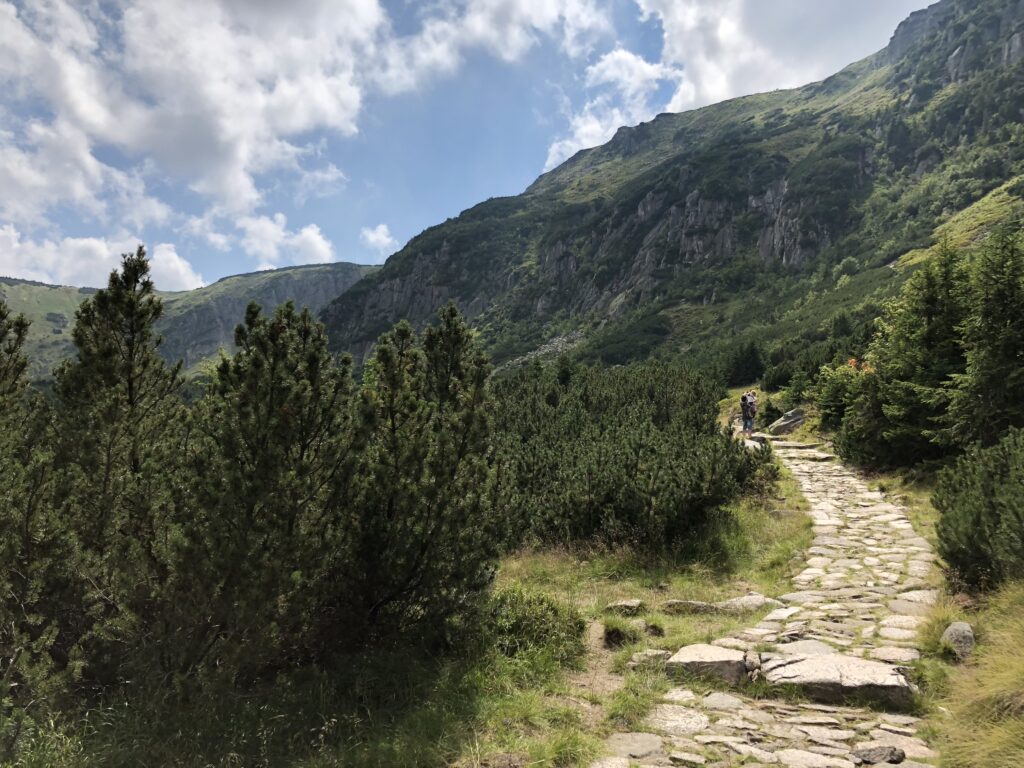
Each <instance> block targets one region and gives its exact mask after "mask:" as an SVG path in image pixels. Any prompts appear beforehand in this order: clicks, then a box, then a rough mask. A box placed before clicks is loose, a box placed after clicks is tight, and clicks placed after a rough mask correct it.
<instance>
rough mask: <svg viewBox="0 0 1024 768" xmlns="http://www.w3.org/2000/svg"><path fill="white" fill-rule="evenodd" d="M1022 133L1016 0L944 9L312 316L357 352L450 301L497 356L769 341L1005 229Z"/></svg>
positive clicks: (562, 177) (507, 204) (691, 126)
mask: <svg viewBox="0 0 1024 768" xmlns="http://www.w3.org/2000/svg"><path fill="white" fill-rule="evenodd" d="M1022 120H1024V0H982V2H977V1H976V0H971V1H969V0H942V2H939V3H937V4H935V5H934V6H932V7H930V8H928V9H926V10H924V11H920V12H917V13H915V14H913V15H912V16H911V17H910V18H908V19H907V20H906V21H905V22H903V24H901V25H900V27H899V28H898V29H897V31H896V33H895V35H894V36H893V38H892V40H891V42H890V44H889V45H888V47H887V48H886V49H884V50H882V51H880V52H879V53H877V54H875V55H873V56H870V57H868V58H866V59H864V60H863V61H860V62H858V63H856V64H853V65H851V66H850V67H847V68H846V69H844V70H843V71H842V72H840V73H838V74H836V75H834V76H832V77H830V78H828V79H826V80H824V81H823V82H820V83H814V84H811V85H808V86H805V87H803V88H798V89H794V90H789V91H776V92H772V93H767V94H759V95H755V96H749V97H744V98H739V99H734V100H731V101H727V102H723V103H721V104H716V105H714V106H710V107H706V108H704V109H700V110H694V111H692V112H686V113H682V114H671V115H669V114H664V115H659V116H658V117H657V118H655V119H654V120H652V121H651V122H649V123H644V124H641V125H639V126H636V127H634V128H622V129H620V130H619V131H618V132H617V133H616V135H615V136H614V138H613V139H612V140H611V141H609V142H608V143H607V144H605V145H604V146H601V147H597V148H594V149H591V150H585V151H583V152H580V153H578V154H577V155H576V156H574V157H573V158H571V159H570V160H569V161H567V162H566V163H564V164H563V165H561V166H559V167H558V168H556V169H554V170H553V171H551V172H549V173H547V174H545V175H543V176H541V177H540V178H539V179H538V180H537V181H536V182H535V183H534V184H533V185H531V186H530V187H529V188H528V189H527V190H526V191H525V192H524V193H523V194H521V195H518V196H515V197H508V198H498V199H491V200H488V201H486V202H484V203H481V204H479V205H477V206H475V207H474V208H471V209H470V210H468V211H465V212H464V213H462V214H461V215H460V216H459V217H457V218H455V219H449V220H448V221H446V222H445V223H443V224H440V225H438V226H436V227H432V228H430V229H427V230H426V231H424V232H423V233H422V234H420V235H419V236H417V237H416V238H414V239H413V240H411V241H410V242H409V244H408V245H407V246H406V247H405V248H403V249H402V250H401V251H400V252H398V253H397V254H395V255H394V256H392V257H391V258H390V259H389V260H388V262H387V263H386V264H385V266H384V268H383V269H381V270H380V272H378V273H377V274H375V275H373V276H372V277H370V278H368V279H367V280H364V281H362V282H361V283H360V284H359V285H357V286H356V287H355V288H354V289H353V290H351V291H349V292H347V293H346V294H345V295H343V296H341V297H339V298H338V299H337V300H335V301H334V302H332V303H331V304H330V305H328V306H327V307H326V308H325V310H324V312H323V318H324V320H325V322H326V323H327V325H328V329H329V331H330V334H331V339H332V343H333V344H334V345H335V347H336V348H337V349H348V350H351V351H353V352H354V353H355V354H356V356H357V357H364V356H365V355H366V354H367V352H368V350H369V349H370V347H371V346H372V343H373V341H374V339H375V338H376V336H377V335H378V334H379V333H380V332H381V331H382V330H384V329H386V328H387V327H388V326H389V325H391V324H392V323H393V322H394V321H396V320H398V319H400V318H402V317H406V318H408V319H410V320H411V321H412V322H413V323H414V324H417V325H420V324H423V323H425V322H426V321H427V320H428V319H429V318H430V317H431V315H432V314H433V313H434V312H435V310H436V308H437V307H438V306H439V305H441V304H443V303H445V302H446V301H448V300H449V299H451V300H454V301H456V303H457V304H458V305H459V306H460V307H461V308H462V310H463V311H464V312H466V313H467V314H468V315H469V316H470V317H471V318H472V319H473V321H474V323H475V324H476V326H477V327H478V328H479V329H480V331H481V332H482V334H483V337H484V339H485V340H486V341H487V343H488V345H489V346H490V348H491V351H492V353H494V355H495V356H496V357H497V358H498V359H499V360H501V359H507V358H509V357H512V356H514V355H517V354H521V353H523V352H525V351H528V350H530V349H534V348H536V347H538V346H540V345H542V344H543V343H544V342H546V341H549V340H550V339H552V338H554V337H558V336H562V335H564V334H567V333H569V332H571V331H576V330H583V331H584V332H585V333H586V334H587V338H588V342H587V344H588V345H589V346H590V348H591V353H592V354H593V355H595V356H597V357H603V358H604V359H606V360H607V361H608V362H619V361H621V360H622V359H627V358H628V357H630V356H642V355H644V354H648V353H650V352H651V351H652V350H654V349H656V348H657V347H659V346H664V345H666V344H670V345H672V347H673V348H675V347H678V346H691V347H692V346H694V345H699V346H701V347H707V346H708V345H709V344H710V345H711V346H714V345H715V344H716V343H719V342H722V341H723V340H730V341H734V340H735V338H736V337H737V336H751V335H752V336H755V337H760V338H771V337H775V336H777V335H778V334H779V333H781V332H782V329H783V328H784V327H786V324H785V323H781V322H780V320H781V319H782V318H783V317H785V316H786V315H787V313H794V312H795V313H797V315H799V314H800V312H801V311H804V310H806V307H807V306H808V305H809V306H810V307H811V309H812V310H814V311H812V312H811V315H810V316H809V317H810V320H813V321H814V322H817V321H819V320H823V319H825V318H827V315H828V313H829V312H835V311H836V309H838V308H842V307H845V306H855V305H856V304H858V303H860V302H863V301H864V300H865V299H867V298H870V297H873V298H875V299H878V298H884V297H885V296H887V295H890V294H891V293H892V292H893V291H894V290H895V288H896V287H898V284H899V282H900V279H901V273H900V272H898V271H894V270H893V269H892V268H890V266H889V265H893V264H895V262H896V261H897V259H899V257H900V256H902V255H903V254H905V253H907V252H908V251H911V250H913V249H921V248H928V247H929V246H930V245H932V244H933V243H934V239H935V234H934V233H935V230H936V227H938V226H939V225H940V224H942V223H943V222H944V221H946V220H947V219H948V218H949V217H950V216H952V215H953V214H957V213H963V212H966V211H968V210H969V209H970V208H971V206H973V205H975V204H978V203H979V201H981V200H982V199H983V198H985V196H986V195H989V194H990V193H991V192H992V191H993V190H995V189H997V188H1000V187H1003V188H1004V195H1003V197H1002V198H1001V201H1002V202H1001V206H1002V207H1001V209H1000V211H998V215H997V216H996V217H995V218H996V220H999V219H1003V218H1006V217H1007V216H1012V215H1014V211H1016V210H1017V208H1018V206H1019V204H1020V201H1021V197H1022V194H1024V184H1021V183H1020V181H1019V177H1020V175H1021V174H1022V173H1024V128H1022ZM966 218H970V216H969V215H968V216H966ZM836 270H838V272H839V273H836ZM833 274H835V275H836V277H837V278H841V277H846V278H847V280H846V281H845V283H844V285H843V286H838V280H831V281H830V278H831V276H832V275H833ZM833 291H836V292H835V293H832V292H833ZM825 293H832V295H830V296H827V297H826V296H825V295H824V294H825ZM815 306H817V309H814V308H815ZM808 311H809V310H808ZM804 314H806V311H804ZM790 325H792V326H793V327H799V323H796V322H794V323H791V324H790ZM609 350H615V351H614V352H609Z"/></svg>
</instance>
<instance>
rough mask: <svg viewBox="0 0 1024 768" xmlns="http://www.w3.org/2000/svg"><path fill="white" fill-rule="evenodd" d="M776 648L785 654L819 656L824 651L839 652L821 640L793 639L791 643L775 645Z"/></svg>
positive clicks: (824, 652)
mask: <svg viewBox="0 0 1024 768" xmlns="http://www.w3.org/2000/svg"><path fill="white" fill-rule="evenodd" d="M776 650H777V652H778V653H781V654H785V655H786V656H821V655H823V654H826V653H839V651H837V650H836V649H835V648H834V647H832V646H831V645H829V644H828V643H823V642H822V641H821V640H795V641H794V642H792V643H785V644H784V645H778V646H776Z"/></svg>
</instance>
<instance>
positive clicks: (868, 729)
mask: <svg viewBox="0 0 1024 768" xmlns="http://www.w3.org/2000/svg"><path fill="white" fill-rule="evenodd" d="M774 443H775V450H776V453H777V455H778V456H779V458H780V459H781V460H782V462H783V463H784V464H785V465H786V466H787V467H788V468H789V470H790V471H791V472H792V473H793V474H794V476H795V477H796V479H797V480H798V482H799V484H800V487H801V490H802V491H803V494H804V496H805V497H806V498H807V500H808V501H809V502H810V505H811V508H810V511H809V514H810V515H811V517H812V518H813V522H814V534H815V538H814V543H813V546H812V547H811V548H810V549H809V550H808V552H807V556H808V557H807V561H806V567H805V568H804V569H803V570H802V571H801V572H800V573H799V574H798V575H797V576H796V577H795V578H794V591H792V592H790V593H789V594H785V595H780V596H779V597H778V600H779V601H780V604H779V606H778V607H776V608H775V609H774V610H772V611H771V612H770V613H769V614H768V615H767V616H765V617H764V619H762V620H761V621H760V622H758V623H757V624H756V625H755V626H752V627H749V628H748V629H745V630H742V631H739V632H737V633H735V634H734V635H732V636H729V637H724V638H720V639H718V640H715V641H714V642H713V643H712V644H711V645H698V646H687V647H686V648H682V649H680V650H679V652H678V653H677V654H675V655H674V656H672V658H671V659H669V660H668V662H667V663H666V669H667V671H668V672H669V674H673V673H684V674H695V673H696V674H702V675H705V676H712V677H717V678H720V679H721V680H723V681H725V682H727V683H729V684H730V685H732V686H736V684H737V683H738V682H745V680H747V679H750V680H761V681H763V682H762V685H764V684H767V685H769V686H785V688H786V690H789V691H796V692H797V693H798V694H799V696H798V697H797V698H798V699H800V700H801V703H787V701H786V700H783V698H782V697H781V696H780V698H779V699H777V700H774V699H760V700H755V699H752V698H749V697H745V696H743V695H742V688H741V687H737V688H738V689H737V690H735V691H734V692H733V693H729V694H727V693H721V692H716V693H712V694H709V695H707V696H703V697H701V696H699V695H696V694H694V693H693V692H692V691H690V690H689V689H687V688H685V687H680V688H674V689H672V690H671V691H670V692H669V693H668V694H667V696H666V697H665V700H664V701H662V702H661V703H660V704H658V705H657V706H656V707H655V709H654V711H653V712H652V714H651V715H650V716H649V718H648V720H647V721H646V724H645V727H646V728H647V729H648V731H649V732H646V733H637V734H615V735H613V736H612V737H611V738H610V739H609V741H608V749H609V752H611V754H612V755H613V756H612V757H609V758H605V759H603V760H601V761H598V762H597V763H595V764H594V765H593V766H592V768H628V766H633V765H639V766H665V765H708V766H731V765H744V766H758V765H783V766H793V768H805V767H806V768H816V767H819V766H820V768H849V767H851V766H857V765H863V764H892V763H897V762H898V763H901V764H902V765H904V766H908V768H912V767H913V766H918V765H922V764H921V763H920V762H918V761H919V760H928V759H931V758H935V757H936V755H935V754H934V752H932V750H931V749H930V748H929V747H928V746H927V745H926V744H925V742H924V741H923V740H922V739H921V738H920V737H919V735H918V734H917V727H918V720H917V718H915V717H912V716H910V715H907V714H904V713H903V712H905V710H906V709H907V708H908V707H909V706H910V705H911V703H912V700H913V694H914V693H915V691H914V688H913V686H912V685H911V683H910V681H909V680H908V679H907V677H906V676H905V674H904V672H905V669H904V668H903V666H902V665H905V664H907V663H909V662H911V661H913V660H914V659H916V658H917V657H918V651H917V649H916V648H915V647H914V642H915V637H916V630H917V627H918V625H919V623H920V622H921V621H923V617H924V615H925V614H926V613H927V612H928V609H929V606H930V604H931V603H932V602H934V600H935V598H936V594H937V593H936V591H935V590H934V589H932V588H931V587H930V585H929V583H928V581H927V578H928V576H929V575H930V573H931V570H932V568H933V562H934V556H933V554H932V551H931V547H930V546H929V544H928V542H927V541H926V540H925V539H923V538H921V537H920V536H918V535H917V534H916V533H915V531H914V530H913V527H912V526H911V524H910V521H909V520H908V519H907V516H906V514H905V512H904V511H903V510H902V509H901V508H900V507H898V506H896V505H894V504H891V503H888V502H886V501H885V499H884V497H883V496H882V494H881V493H879V492H878V491H873V490H871V489H869V488H868V486H867V484H866V483H865V482H864V481H863V480H862V479H861V478H859V477H858V476H857V475H856V474H855V473H854V472H853V471H851V470H850V469H847V468H846V467H844V466H842V465H841V464H839V463H837V462H835V461H834V460H833V457H832V456H831V455H830V454H828V453H827V452H826V451H825V450H824V449H823V448H822V447H821V446H818V445H804V444H800V443H794V442H789V441H783V440H776V441H774ZM789 698H790V700H794V699H793V697H789ZM851 699H857V700H860V701H864V702H865V703H871V704H872V705H873V709H868V708H866V707H857V706H847V704H849V702H850V700H851Z"/></svg>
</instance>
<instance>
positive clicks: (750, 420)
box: [740, 392, 754, 436]
mask: <svg viewBox="0 0 1024 768" xmlns="http://www.w3.org/2000/svg"><path fill="white" fill-rule="evenodd" d="M750 404H751V402H750V393H749V392H744V393H743V395H741V396H740V414H741V415H742V416H743V433H744V434H746V435H748V436H749V435H750V433H751V432H753V431H754V417H753V415H752V414H751V411H750Z"/></svg>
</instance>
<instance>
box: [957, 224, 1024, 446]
mask: <svg viewBox="0 0 1024 768" xmlns="http://www.w3.org/2000/svg"><path fill="white" fill-rule="evenodd" d="M970 305H971V311H970V314H969V316H968V317H967V319H966V321H965V322H964V323H963V342H964V346H965V348H966V353H967V368H966V371H965V373H964V374H963V375H961V376H958V377H956V384H957V387H956V391H955V393H954V395H953V399H952V403H951V407H950V425H951V435H952V437H953V439H955V440H957V441H959V442H960V443H965V444H966V443H970V442H972V441H974V440H980V441H981V443H982V444H983V445H992V444H994V443H995V442H996V441H997V440H998V439H999V437H1000V436H1001V435H1003V434H1005V433H1006V431H1007V430H1008V429H1009V428H1010V427H1015V426H1016V427H1019V426H1024V409H1022V408H1021V403H1020V393H1021V392H1024V236H1022V235H1021V234H1020V233H1019V232H1011V231H1008V230H1004V231H1001V232H997V233H996V234H995V235H993V236H992V237H990V238H989V239H988V240H987V241H986V242H985V244H984V245H983V246H982V247H981V249H980V251H979V252H978V254H977V256H976V257H975V259H974V262H973V264H972V265H971V294H970Z"/></svg>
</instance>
